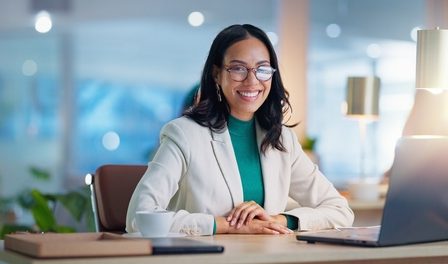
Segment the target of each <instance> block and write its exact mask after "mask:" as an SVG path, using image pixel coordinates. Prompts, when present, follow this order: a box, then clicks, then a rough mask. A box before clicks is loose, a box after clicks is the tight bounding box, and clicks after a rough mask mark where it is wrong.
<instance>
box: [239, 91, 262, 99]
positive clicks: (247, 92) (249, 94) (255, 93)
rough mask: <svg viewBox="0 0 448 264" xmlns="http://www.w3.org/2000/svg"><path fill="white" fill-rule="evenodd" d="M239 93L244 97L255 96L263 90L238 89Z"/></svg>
mask: <svg viewBox="0 0 448 264" xmlns="http://www.w3.org/2000/svg"><path fill="white" fill-rule="evenodd" d="M237 93H238V94H239V95H241V96H243V97H247V98H255V97H257V96H258V95H259V94H260V93H261V91H250V92H249V91H237Z"/></svg>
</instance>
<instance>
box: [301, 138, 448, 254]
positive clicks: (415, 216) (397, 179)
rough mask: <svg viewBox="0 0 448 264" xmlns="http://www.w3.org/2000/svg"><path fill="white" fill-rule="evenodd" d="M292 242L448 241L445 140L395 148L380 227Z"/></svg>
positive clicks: (406, 141) (307, 235)
mask: <svg viewBox="0 0 448 264" xmlns="http://www.w3.org/2000/svg"><path fill="white" fill-rule="evenodd" d="M297 239H298V240H303V241H308V242H312V243H315V242H327V243H340V244H349V245H361V246H392V245H404V244H413V243H421V242H432V241H441V240H448V137H432V138H429V137H426V138H417V137H404V138H401V139H400V140H399V141H398V142H397V147H396V150H395V159H394V163H393V165H392V171H391V175H390V181H389V189H388V192H387V195H386V202H385V205H384V209H383V217H382V220H381V226H376V227H360V228H356V227H355V228H339V229H332V230H323V231H316V232H304V233H301V234H298V235H297Z"/></svg>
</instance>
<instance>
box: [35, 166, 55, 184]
mask: <svg viewBox="0 0 448 264" xmlns="http://www.w3.org/2000/svg"><path fill="white" fill-rule="evenodd" d="M30 173H31V175H32V176H33V177H34V178H35V179H38V180H44V181H47V180H49V179H50V178H51V177H50V172H48V171H46V170H43V169H39V168H37V167H30Z"/></svg>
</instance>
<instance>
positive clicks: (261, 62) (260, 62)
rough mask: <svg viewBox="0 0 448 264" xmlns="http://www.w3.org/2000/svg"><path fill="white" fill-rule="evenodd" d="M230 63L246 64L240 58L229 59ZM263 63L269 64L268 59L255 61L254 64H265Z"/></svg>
mask: <svg viewBox="0 0 448 264" xmlns="http://www.w3.org/2000/svg"><path fill="white" fill-rule="evenodd" d="M230 63H241V64H245V65H247V63H246V62H245V61H242V60H231V61H229V64H230ZM265 63H267V64H271V63H270V62H269V61H268V60H262V61H259V62H257V63H256V65H261V64H265Z"/></svg>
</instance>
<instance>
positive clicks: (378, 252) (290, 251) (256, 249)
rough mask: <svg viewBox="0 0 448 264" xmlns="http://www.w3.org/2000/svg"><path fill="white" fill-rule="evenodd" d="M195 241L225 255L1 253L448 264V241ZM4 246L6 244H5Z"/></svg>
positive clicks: (96, 263)
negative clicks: (378, 244) (383, 244)
mask: <svg viewBox="0 0 448 264" xmlns="http://www.w3.org/2000/svg"><path fill="white" fill-rule="evenodd" d="M194 239H198V240H202V241H206V242H209V243H217V244H221V245H224V246H225V252H224V253H223V254H197V255H170V256H139V257H114V258H76V259H54V260H51V259H42V260H37V259H31V258H28V257H25V256H22V255H20V254H17V253H14V252H9V251H4V250H3V244H1V245H0V246H1V250H0V262H1V261H5V262H7V263H17V264H20V263H36V264H43V263H61V264H78V263H86V264H100V263H110V264H115V263H117V264H118V263H119V264H122V263H132V264H137V263H145V264H149V263H163V264H168V263H170V264H171V263H181V264H188V263H226V264H227V263H321V264H322V263H332V264H338V263H381V264H384V263H394V264H396V263H411V264H416V263H425V264H426V263H448V241H444V242H437V243H425V244H416V245H408V246H397V247H387V248H361V247H350V246H340V245H329V244H320V243H318V244H307V243H306V242H299V241H297V240H296V239H295V235H281V236H269V235H217V236H209V237H197V238H194ZM2 243H3V242H2Z"/></svg>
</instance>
